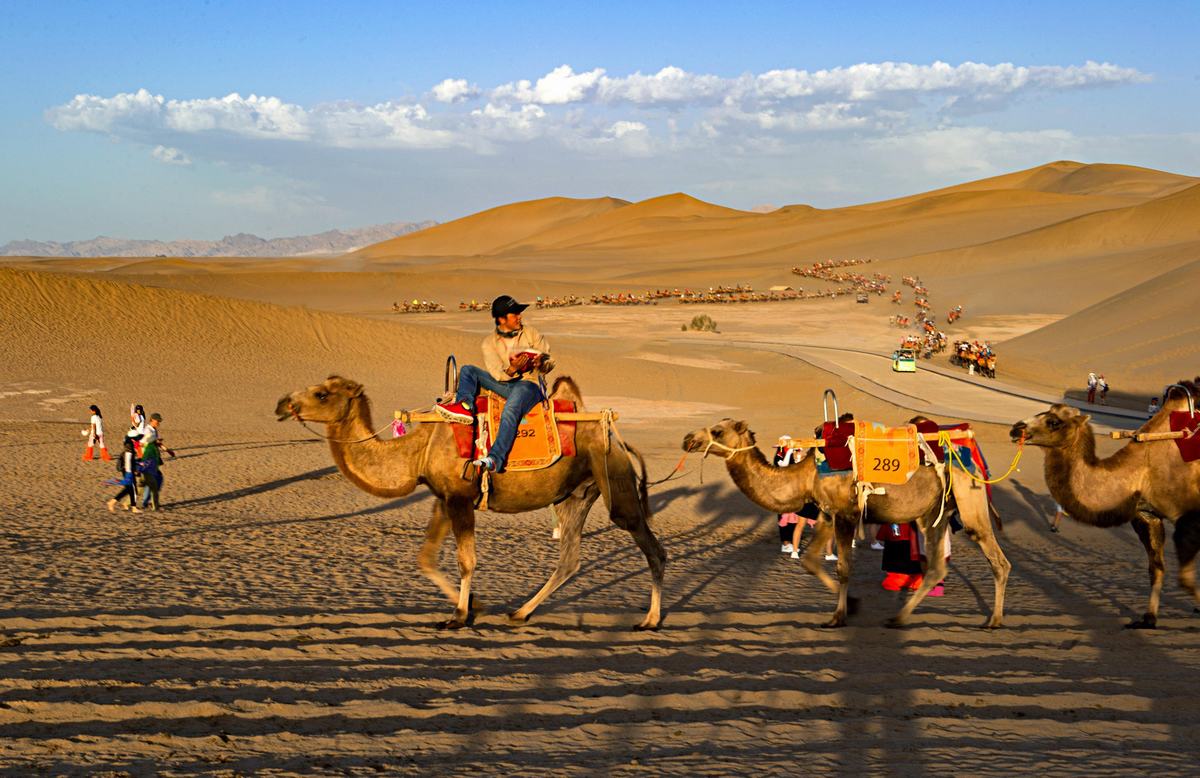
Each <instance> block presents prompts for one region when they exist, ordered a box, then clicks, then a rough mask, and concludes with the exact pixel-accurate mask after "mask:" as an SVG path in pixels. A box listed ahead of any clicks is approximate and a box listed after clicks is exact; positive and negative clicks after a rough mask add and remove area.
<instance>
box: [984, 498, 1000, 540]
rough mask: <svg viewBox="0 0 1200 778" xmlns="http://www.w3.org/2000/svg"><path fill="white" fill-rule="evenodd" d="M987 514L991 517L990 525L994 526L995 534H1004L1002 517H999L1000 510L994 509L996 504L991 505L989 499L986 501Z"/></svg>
mask: <svg viewBox="0 0 1200 778" xmlns="http://www.w3.org/2000/svg"><path fill="white" fill-rule="evenodd" d="M988 514H989V515H990V516H991V517H992V525H993V526H995V528H996V534H998V535H1003V534H1004V519H1002V518H1000V511H998V510H996V506H995V505H992V502H991V500H989V501H988Z"/></svg>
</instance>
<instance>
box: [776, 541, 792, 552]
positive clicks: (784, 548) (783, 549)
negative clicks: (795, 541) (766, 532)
mask: <svg viewBox="0 0 1200 778" xmlns="http://www.w3.org/2000/svg"><path fill="white" fill-rule="evenodd" d="M792 551H793V549H792V544H791V543H784V544H783V545H782V546H780V547H779V553H781V554H790V553H792Z"/></svg>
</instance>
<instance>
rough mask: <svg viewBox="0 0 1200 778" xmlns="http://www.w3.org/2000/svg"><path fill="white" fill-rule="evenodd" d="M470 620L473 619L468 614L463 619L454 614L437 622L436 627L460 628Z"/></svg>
mask: <svg viewBox="0 0 1200 778" xmlns="http://www.w3.org/2000/svg"><path fill="white" fill-rule="evenodd" d="M472 620H473V619H472V618H471V617H470V616H468V617H467V618H465V619H460V618H458V617H457V616H455V617H454V618H451V619H446V620H445V621H443V622H439V623H438V625H437V628H438V629H462V628H463V627H465V626H467V625H468V624H470V623H471V621H472Z"/></svg>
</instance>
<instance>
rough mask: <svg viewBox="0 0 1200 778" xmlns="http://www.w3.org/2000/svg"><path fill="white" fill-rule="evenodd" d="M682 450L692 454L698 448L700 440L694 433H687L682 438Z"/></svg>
mask: <svg viewBox="0 0 1200 778" xmlns="http://www.w3.org/2000/svg"><path fill="white" fill-rule="evenodd" d="M683 450H684V451H686V452H687V453H689V454H694V453H696V452H697V451H699V450H700V441H699V440H697V439H696V436H695V435H694V434H692V433H688V436H687V437H686V438H684V439H683Z"/></svg>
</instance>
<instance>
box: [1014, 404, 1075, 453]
mask: <svg viewBox="0 0 1200 778" xmlns="http://www.w3.org/2000/svg"><path fill="white" fill-rule="evenodd" d="M1091 418H1092V417H1091V416H1088V415H1086V414H1083V413H1080V412H1079V411H1078V410H1076V409H1075V408H1072V407H1071V406H1069V405H1063V404H1062V403H1055V404H1054V405H1051V406H1050V409H1049V410H1046V411H1042V412H1041V413H1039V414H1038V415H1036V416H1031V417H1030V418H1028V419H1025V420H1024V421H1019V422H1017V423H1016V424H1014V425H1013V426H1012V429H1011V430H1009V432H1008V434H1009V436H1011V437H1012V440H1013V442H1014V443H1016V442H1017V441H1019V440H1020V439H1021V438H1022V437H1024V438H1025V442H1026V443H1028V444H1029V445H1031V446H1041V447H1042V448H1063V447H1065V446H1070V445H1073V444H1074V443H1075V442H1076V441H1077V440H1078V439H1079V436H1080V435H1084V434H1086V435H1089V436H1090V434H1091V433H1090V430H1089V429H1088V421H1090V420H1091Z"/></svg>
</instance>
